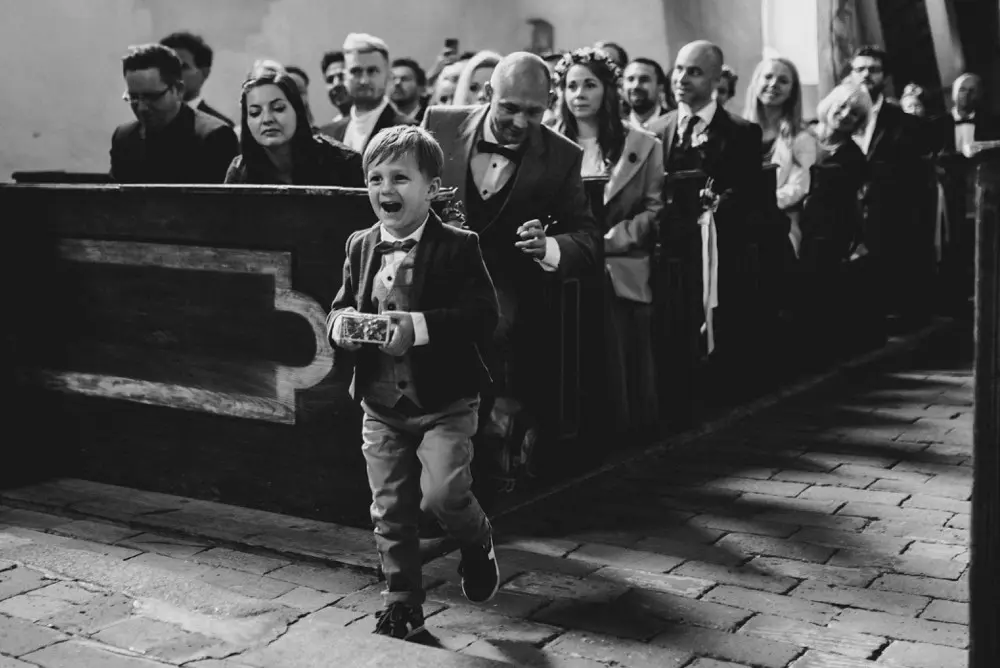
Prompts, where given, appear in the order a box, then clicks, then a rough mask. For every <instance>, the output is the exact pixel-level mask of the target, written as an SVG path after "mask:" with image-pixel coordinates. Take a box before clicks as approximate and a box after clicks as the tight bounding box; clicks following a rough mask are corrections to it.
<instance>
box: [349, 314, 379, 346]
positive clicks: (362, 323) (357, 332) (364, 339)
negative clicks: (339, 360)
mask: <svg viewBox="0 0 1000 668" xmlns="http://www.w3.org/2000/svg"><path fill="white" fill-rule="evenodd" d="M389 323H390V318H389V316H387V315H375V314H373V313H357V312H354V311H350V312H347V313H342V314H341V315H340V338H341V340H342V341H344V342H347V343H377V344H378V345H385V344H387V343H389V334H390V332H389Z"/></svg>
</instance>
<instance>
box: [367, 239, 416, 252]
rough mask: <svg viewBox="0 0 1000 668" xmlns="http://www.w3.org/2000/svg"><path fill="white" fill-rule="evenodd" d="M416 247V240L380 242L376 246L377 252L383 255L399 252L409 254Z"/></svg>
mask: <svg viewBox="0 0 1000 668" xmlns="http://www.w3.org/2000/svg"><path fill="white" fill-rule="evenodd" d="M416 245H417V240H416V239H406V240H404V241H380V242H378V243H377V244H375V252H376V253H381V254H383V255H384V254H386V253H397V252H399V251H402V252H404V253H409V252H410V251H411V250H412V249H413V247H414V246H416Z"/></svg>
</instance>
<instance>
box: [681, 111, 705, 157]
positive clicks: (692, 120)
mask: <svg viewBox="0 0 1000 668" xmlns="http://www.w3.org/2000/svg"><path fill="white" fill-rule="evenodd" d="M699 120H701V119H700V118H699V117H697V116H689V117H688V122H687V125H686V126H685V127H684V134H683V135H682V136H681V143H680V147H681V149H682V150H686V149H689V148H691V138H692V137H693V136H694V128H695V126H696V125H698V121H699Z"/></svg>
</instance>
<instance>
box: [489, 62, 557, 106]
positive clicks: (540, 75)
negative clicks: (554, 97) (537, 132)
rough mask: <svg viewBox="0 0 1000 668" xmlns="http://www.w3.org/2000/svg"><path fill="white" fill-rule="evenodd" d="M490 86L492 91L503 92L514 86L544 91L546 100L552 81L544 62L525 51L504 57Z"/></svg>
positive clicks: (494, 71)
mask: <svg viewBox="0 0 1000 668" xmlns="http://www.w3.org/2000/svg"><path fill="white" fill-rule="evenodd" d="M490 85H491V86H492V87H493V90H494V91H503V90H506V89H507V88H509V87H511V86H516V85H523V86H525V87H527V88H538V89H544V91H545V92H544V95H545V98H546V99H548V95H549V89H551V88H552V79H551V76H550V75H549V68H548V66H547V65H546V64H545V61H544V60H542V59H541V58H540V57H538V56H536V55H535V54H533V53H528V52H527V51H516V52H514V53H512V54H510V55H507V56H504V58H503V60H501V61H500V62H499V63H498V64H497V67H496V69H495V70H493V76H492V77H491V79H490Z"/></svg>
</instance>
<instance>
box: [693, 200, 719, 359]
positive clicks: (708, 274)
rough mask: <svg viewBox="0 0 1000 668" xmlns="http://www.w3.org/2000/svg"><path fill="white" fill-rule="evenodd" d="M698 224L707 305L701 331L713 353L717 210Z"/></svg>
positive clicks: (717, 296) (703, 290)
mask: <svg viewBox="0 0 1000 668" xmlns="http://www.w3.org/2000/svg"><path fill="white" fill-rule="evenodd" d="M698 225H699V226H700V227H701V285H702V288H701V300H702V305H703V306H704V307H705V323H704V324H703V325H702V326H701V332H702V334H705V335H706V338H707V340H708V352H709V354H711V353H712V351H713V350H715V327H714V323H713V319H714V312H715V308H716V307H717V306H718V305H719V243H718V230H717V229H716V227H715V212H714V211H713V210H712V209H708V210H706V211H704V212H703V213H702V214H701V216H699V218H698Z"/></svg>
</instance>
